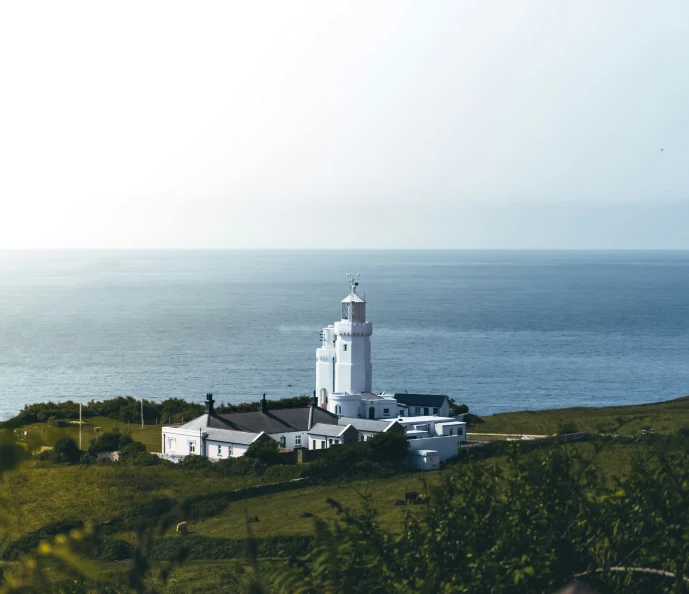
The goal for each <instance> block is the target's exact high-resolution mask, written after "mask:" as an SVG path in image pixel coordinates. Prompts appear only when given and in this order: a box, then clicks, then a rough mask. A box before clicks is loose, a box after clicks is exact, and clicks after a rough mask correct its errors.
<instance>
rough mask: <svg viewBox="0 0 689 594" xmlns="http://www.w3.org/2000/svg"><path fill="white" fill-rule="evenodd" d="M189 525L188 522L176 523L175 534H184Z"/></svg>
mask: <svg viewBox="0 0 689 594" xmlns="http://www.w3.org/2000/svg"><path fill="white" fill-rule="evenodd" d="M188 527H189V522H180V523H179V524H177V534H186V533H187V529H188Z"/></svg>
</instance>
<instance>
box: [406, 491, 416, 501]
mask: <svg viewBox="0 0 689 594" xmlns="http://www.w3.org/2000/svg"><path fill="white" fill-rule="evenodd" d="M418 498H419V494H418V493H417V492H416V491H407V492H406V493H405V494H404V500H405V501H411V502H412V503H416V500H417V499H418Z"/></svg>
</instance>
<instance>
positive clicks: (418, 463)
mask: <svg viewBox="0 0 689 594" xmlns="http://www.w3.org/2000/svg"><path fill="white" fill-rule="evenodd" d="M409 459H410V465H411V467H412V468H417V469H418V470H438V469H439V468H440V453H439V452H437V451H436V450H419V451H418V452H412V453H411V454H410V456H409Z"/></svg>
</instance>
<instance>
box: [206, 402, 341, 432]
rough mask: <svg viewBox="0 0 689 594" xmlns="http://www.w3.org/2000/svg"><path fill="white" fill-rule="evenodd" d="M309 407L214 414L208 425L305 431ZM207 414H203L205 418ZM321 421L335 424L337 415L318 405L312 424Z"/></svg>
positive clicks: (260, 429)
mask: <svg viewBox="0 0 689 594" xmlns="http://www.w3.org/2000/svg"><path fill="white" fill-rule="evenodd" d="M309 409H310V407H308V406H304V407H301V408H282V409H277V410H270V409H269V410H268V411H267V412H265V413H264V412H261V411H256V412H245V413H231V414H224V415H222V414H221V415H214V416H212V417H211V420H210V424H209V425H208V426H209V427H214V428H216V429H234V430H236V431H249V432H251V433H260V432H261V431H264V432H265V433H292V432H294V431H306V430H307V429H308V425H309ZM206 416H207V415H204V418H206ZM316 423H323V424H326V425H337V415H334V414H332V413H330V412H328V411H327V410H324V409H322V408H320V407H318V406H317V407H315V408H314V410H313V424H314V425H315V424H316Z"/></svg>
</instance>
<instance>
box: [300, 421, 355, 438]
mask: <svg viewBox="0 0 689 594" xmlns="http://www.w3.org/2000/svg"><path fill="white" fill-rule="evenodd" d="M349 427H350V425H349V424H347V426H346V427H343V426H342V425H326V424H325V423H317V424H316V425H314V426H313V427H312V428H311V431H309V435H327V436H328V437H340V436H341V435H342V434H343V433H344V432H345V431H347V429H348V428H349Z"/></svg>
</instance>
